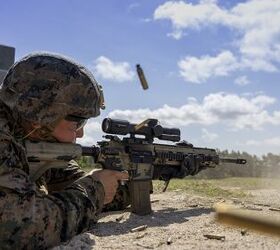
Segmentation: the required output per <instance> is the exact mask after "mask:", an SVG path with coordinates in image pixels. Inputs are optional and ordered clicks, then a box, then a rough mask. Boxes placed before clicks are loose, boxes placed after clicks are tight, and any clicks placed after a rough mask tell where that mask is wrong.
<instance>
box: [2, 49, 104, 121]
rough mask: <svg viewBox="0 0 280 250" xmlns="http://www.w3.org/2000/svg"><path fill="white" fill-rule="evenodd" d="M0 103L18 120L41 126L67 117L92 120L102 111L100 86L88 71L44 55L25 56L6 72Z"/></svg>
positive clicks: (69, 60) (68, 60) (67, 61)
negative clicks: (19, 118) (16, 116)
mask: <svg viewBox="0 0 280 250" xmlns="http://www.w3.org/2000/svg"><path fill="white" fill-rule="evenodd" d="M0 100H2V102H4V103H5V104H6V105H7V106H8V107H9V108H10V109H11V111H12V112H13V111H14V112H17V113H18V115H19V116H20V117H21V118H24V119H25V120H27V121H30V122H36V123H39V124H41V125H43V126H49V125H51V124H53V123H54V122H56V121H58V120H60V119H63V118H64V117H66V116H68V115H73V116H77V117H81V118H85V119H87V118H90V117H95V116H98V115H99V114H100V108H103V107H104V104H103V101H104V99H103V94H102V89H101V86H99V85H98V84H97V82H96V80H95V79H94V77H93V75H92V74H91V73H90V71H88V70H87V69H86V68H84V67H83V66H81V65H79V64H78V63H76V62H74V61H72V60H71V59H69V58H66V57H64V56H61V55H57V54H52V53H47V52H40V53H33V54H29V55H27V56H25V57H24V58H22V59H21V60H19V61H18V62H16V63H15V64H14V65H13V66H12V67H11V68H10V69H9V71H8V73H7V75H6V77H5V79H4V81H3V83H2V86H1V90H0Z"/></svg>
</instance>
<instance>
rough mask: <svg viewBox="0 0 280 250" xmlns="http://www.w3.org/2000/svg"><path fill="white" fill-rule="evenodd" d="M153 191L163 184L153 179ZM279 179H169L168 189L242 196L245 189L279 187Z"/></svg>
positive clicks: (244, 195)
mask: <svg viewBox="0 0 280 250" xmlns="http://www.w3.org/2000/svg"><path fill="white" fill-rule="evenodd" d="M153 186H154V191H155V192H160V191H161V190H162V189H163V187H164V184H163V182H162V181H153ZM279 187H280V180H278V179H269V178H224V179H211V180H210V179H190V178H185V179H182V180H178V179H177V180H175V179H174V180H171V181H170V183H169V186H168V190H170V191H174V190H180V191H181V192H187V193H190V194H198V195H202V196H208V197H223V198H244V197H247V196H248V194H247V193H246V191H247V190H253V189H261V188H279Z"/></svg>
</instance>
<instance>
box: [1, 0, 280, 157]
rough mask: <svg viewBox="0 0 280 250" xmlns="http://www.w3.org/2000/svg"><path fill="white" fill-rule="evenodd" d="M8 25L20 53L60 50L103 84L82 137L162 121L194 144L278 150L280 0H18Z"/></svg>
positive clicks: (5, 6) (11, 4)
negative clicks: (107, 123)
mask: <svg viewBox="0 0 280 250" xmlns="http://www.w3.org/2000/svg"><path fill="white" fill-rule="evenodd" d="M0 22H1V24H2V25H1V26H2V28H1V31H0V44H5V45H10V46H14V47H15V48H16V58H17V59H18V58H20V57H22V56H24V55H26V54H27V53H29V52H33V51H39V50H44V51H52V52H58V53H61V54H64V55H67V56H70V57H72V58H74V59H76V60H77V61H79V62H80V63H82V64H84V65H85V66H87V67H89V68H90V69H91V70H92V72H93V73H94V75H95V77H96V79H97V80H98V81H99V82H100V83H101V84H102V86H103V88H104V92H105V99H106V110H105V111H104V112H103V113H102V115H101V116H100V117H99V118H97V119H91V120H90V121H89V123H88V124H87V126H86V134H85V137H84V139H82V140H80V142H81V143H84V144H93V143H95V142H96V141H97V140H100V139H101V135H102V132H101V130H100V123H101V121H102V119H103V118H104V117H107V116H110V117H113V118H120V119H128V120H130V121H133V122H140V121H142V120H144V119H146V118H150V117H154V118H157V119H159V120H160V121H161V123H162V124H163V125H166V126H170V127H179V128H180V129H181V131H182V138H183V139H185V140H187V141H190V142H192V143H194V144H195V145H196V146H203V147H213V148H220V149H229V150H232V149H233V150H240V151H247V152H249V153H253V154H257V155H262V154H265V153H268V152H272V153H277V154H279V151H280V150H279V148H280V133H279V125H280V103H279V102H280V98H279V97H280V93H279V90H280V87H279V84H280V83H279V80H280V73H279V69H280V26H279V23H280V0H265V1H264V0H251V1H229V0H224V1H223V0H220V1H215V0H201V1H159V0H153V1H149V0H141V1H140V0H138V1H137V0H135V1H134V0H131V1H129V0H122V1H113V0H107V1H90V0H84V1H78V0H60V1H34V0H30V1H19V0H17V1H15V0H14V1H13V0H11V1H2V2H1V8H0ZM137 63H140V64H141V66H142V68H143V69H144V71H145V74H146V77H147V79H148V82H149V89H148V90H146V91H144V90H142V88H141V85H140V83H139V81H138V79H137V77H136V75H135V65H136V64H137Z"/></svg>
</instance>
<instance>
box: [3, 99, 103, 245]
mask: <svg viewBox="0 0 280 250" xmlns="http://www.w3.org/2000/svg"><path fill="white" fill-rule="evenodd" d="M13 115H14V114H10V113H9V112H8V109H7V108H5V105H3V104H1V106H0V246H1V249H46V248H49V247H52V246H55V245H58V244H59V243H60V242H63V241H66V240H68V239H69V238H71V237H73V236H74V235H76V234H79V233H81V232H83V231H85V230H89V229H90V228H91V227H92V226H93V225H94V224H95V223H96V222H97V216H98V214H99V213H100V212H101V210H102V206H103V201H104V189H103V186H102V184H101V183H100V182H99V181H96V180H94V179H93V178H92V176H90V175H86V174H85V173H84V172H83V171H81V170H80V168H79V167H78V165H77V164H76V163H75V162H73V161H72V162H70V163H69V166H68V168H66V169H50V170H48V171H47V172H46V173H45V174H44V175H43V176H42V177H41V178H40V179H38V180H37V181H36V182H35V183H34V182H31V181H30V179H29V166H28V162H27V159H26V155H25V149H24V147H23V146H22V145H21V143H20V140H18V139H16V138H15V137H14V135H15V134H16V135H17V131H16V128H15V122H14V121H15V120H16V119H15V117H13Z"/></svg>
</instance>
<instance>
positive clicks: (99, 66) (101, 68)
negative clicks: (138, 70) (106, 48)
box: [90, 56, 134, 82]
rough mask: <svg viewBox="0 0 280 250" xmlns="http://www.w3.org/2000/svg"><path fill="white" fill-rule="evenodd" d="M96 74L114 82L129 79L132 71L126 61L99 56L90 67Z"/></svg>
mask: <svg viewBox="0 0 280 250" xmlns="http://www.w3.org/2000/svg"><path fill="white" fill-rule="evenodd" d="M90 68H91V69H92V70H93V72H94V73H95V74H96V76H100V77H102V78H104V79H106V80H112V81H116V82H125V81H131V80H132V79H133V77H134V72H133V71H132V70H131V67H130V65H129V63H128V62H113V61H112V60H110V59H109V58H107V57H105V56H100V57H98V58H97V59H96V60H95V63H94V66H93V67H90Z"/></svg>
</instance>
